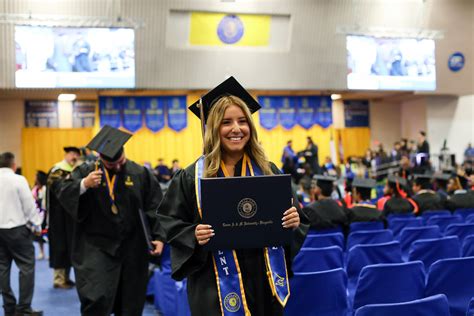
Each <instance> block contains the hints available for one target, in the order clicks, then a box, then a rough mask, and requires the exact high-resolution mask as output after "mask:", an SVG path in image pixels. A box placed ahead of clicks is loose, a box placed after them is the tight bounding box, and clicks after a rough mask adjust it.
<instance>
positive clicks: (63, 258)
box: [46, 167, 74, 269]
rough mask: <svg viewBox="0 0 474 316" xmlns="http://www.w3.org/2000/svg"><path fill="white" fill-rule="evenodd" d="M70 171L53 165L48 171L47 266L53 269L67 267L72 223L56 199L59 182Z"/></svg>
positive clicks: (69, 261)
mask: <svg viewBox="0 0 474 316" xmlns="http://www.w3.org/2000/svg"><path fill="white" fill-rule="evenodd" d="M70 174H71V173H70V172H69V171H65V170H63V169H60V168H58V167H53V168H52V169H51V170H50V171H49V173H48V181H47V190H46V209H47V211H48V240H49V266H50V267H51V268H53V269H69V268H70V267H71V252H72V238H73V227H74V223H73V220H72V217H71V216H70V215H69V213H68V212H67V211H66V210H65V209H64V207H63V206H62V205H61V203H60V202H59V200H58V196H57V194H58V191H59V190H60V187H61V185H60V183H61V182H62V181H63V180H64V179H66V178H67V177H68V176H69V175H70Z"/></svg>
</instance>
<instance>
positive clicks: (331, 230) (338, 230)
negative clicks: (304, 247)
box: [308, 227, 343, 236]
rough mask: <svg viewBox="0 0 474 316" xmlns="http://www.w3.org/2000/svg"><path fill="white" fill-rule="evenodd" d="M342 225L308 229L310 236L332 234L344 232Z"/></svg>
mask: <svg viewBox="0 0 474 316" xmlns="http://www.w3.org/2000/svg"><path fill="white" fill-rule="evenodd" d="M342 232H343V231H342V227H336V228H325V229H315V228H311V229H309V230H308V236H310V235H321V234H332V233H342Z"/></svg>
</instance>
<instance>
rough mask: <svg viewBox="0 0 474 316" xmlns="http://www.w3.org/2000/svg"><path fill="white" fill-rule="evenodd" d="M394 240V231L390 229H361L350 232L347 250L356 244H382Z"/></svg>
mask: <svg viewBox="0 0 474 316" xmlns="http://www.w3.org/2000/svg"><path fill="white" fill-rule="evenodd" d="M390 241H393V233H392V231H390V230H388V229H381V230H361V231H357V232H353V233H350V234H349V236H348V237H347V248H346V249H347V250H350V249H351V248H352V247H354V246H355V245H366V244H380V243H385V242H390Z"/></svg>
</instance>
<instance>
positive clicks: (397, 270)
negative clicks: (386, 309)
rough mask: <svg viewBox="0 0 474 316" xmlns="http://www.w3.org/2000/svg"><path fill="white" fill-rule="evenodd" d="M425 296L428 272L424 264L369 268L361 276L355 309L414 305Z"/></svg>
mask: <svg viewBox="0 0 474 316" xmlns="http://www.w3.org/2000/svg"><path fill="white" fill-rule="evenodd" d="M381 289H383V290H381ZM424 294H425V271H424V267H423V263H422V262H421V261H414V262H407V263H383V264H375V265H369V266H366V267H364V268H362V271H361V272H360V275H359V280H358V281H357V286H356V290H355V295H354V304H353V309H354V310H356V309H357V308H359V307H362V306H364V305H368V304H388V303H401V302H407V301H413V300H417V299H421V298H423V297H424Z"/></svg>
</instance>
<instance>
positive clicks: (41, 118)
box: [25, 101, 59, 127]
mask: <svg viewBox="0 0 474 316" xmlns="http://www.w3.org/2000/svg"><path fill="white" fill-rule="evenodd" d="M25 126H26V127H58V126H59V119H58V101H26V102H25Z"/></svg>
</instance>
